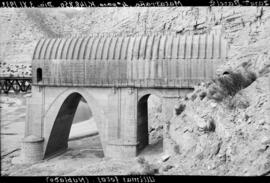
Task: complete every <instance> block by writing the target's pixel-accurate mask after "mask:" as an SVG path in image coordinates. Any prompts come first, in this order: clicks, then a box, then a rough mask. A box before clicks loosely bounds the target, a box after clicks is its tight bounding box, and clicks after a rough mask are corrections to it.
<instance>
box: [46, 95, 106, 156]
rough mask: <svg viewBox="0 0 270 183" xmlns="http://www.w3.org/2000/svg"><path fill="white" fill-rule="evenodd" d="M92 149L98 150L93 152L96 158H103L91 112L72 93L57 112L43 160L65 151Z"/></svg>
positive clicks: (78, 96) (83, 102)
mask: <svg viewBox="0 0 270 183" xmlns="http://www.w3.org/2000/svg"><path fill="white" fill-rule="evenodd" d="M93 148H94V149H97V150H98V151H93V153H94V154H95V155H96V156H98V157H104V153H103V149H102V144H101V140H100V136H99V133H98V130H97V126H96V123H95V121H94V118H93V114H92V111H91V109H90V108H89V105H88V104H87V102H86V100H85V99H84V98H83V96H82V95H81V94H79V93H72V94H70V95H69V96H68V97H67V98H66V99H65V101H64V102H63V104H62V105H61V107H60V110H59V111H58V114H57V117H56V119H55V121H54V124H53V127H52V130H51V133H50V136H49V139H48V143H47V147H46V149H45V154H44V159H47V158H50V157H54V156H56V155H58V154H62V153H64V152H66V151H82V150H85V149H87V150H89V149H93ZM90 153H91V152H90ZM77 154H78V153H77Z"/></svg>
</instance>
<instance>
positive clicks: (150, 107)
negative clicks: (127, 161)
mask: <svg viewBox="0 0 270 183" xmlns="http://www.w3.org/2000/svg"><path fill="white" fill-rule="evenodd" d="M137 111H138V113H137V142H138V151H137V152H138V153H137V154H138V155H139V154H144V153H145V152H155V153H162V152H163V119H162V106H161V99H160V98H159V97H157V96H156V95H150V94H147V95H144V96H143V97H142V98H141V99H140V100H139V102H138V106H137Z"/></svg>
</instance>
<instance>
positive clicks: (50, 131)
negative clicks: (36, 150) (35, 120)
mask: <svg viewBox="0 0 270 183" xmlns="http://www.w3.org/2000/svg"><path fill="white" fill-rule="evenodd" d="M81 98H83V99H85V101H86V102H87V104H88V107H89V108H90V110H91V112H92V114H93V118H94V121H95V122H96V125H97V128H98V131H99V134H100V140H101V144H102V148H103V151H104V153H105V152H106V149H105V147H106V145H105V144H104V143H103V142H104V141H105V138H106V136H105V133H106V129H107V128H106V126H107V119H106V118H105V116H104V112H103V110H102V108H101V107H100V106H99V104H98V103H97V101H96V99H95V98H94V97H93V96H92V95H91V94H90V93H89V92H87V91H86V90H85V89H80V88H79V89H68V90H66V91H64V92H63V93H62V94H61V95H59V96H58V98H56V99H55V100H53V101H52V104H51V105H50V106H51V107H50V108H49V109H48V111H47V112H46V114H45V116H44V119H45V121H44V137H45V143H44V150H45V151H44V155H43V158H44V159H45V158H47V157H49V156H52V155H54V154H56V153H59V152H61V151H63V150H65V149H66V148H67V143H68V137H69V133H70V129H71V125H72V121H73V118H74V116H75V113H76V110H77V107H78V104H79V102H80V100H81Z"/></svg>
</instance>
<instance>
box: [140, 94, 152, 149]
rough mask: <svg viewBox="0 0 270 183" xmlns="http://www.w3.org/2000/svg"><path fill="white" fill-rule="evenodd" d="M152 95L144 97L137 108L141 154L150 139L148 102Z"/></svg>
mask: <svg viewBox="0 0 270 183" xmlns="http://www.w3.org/2000/svg"><path fill="white" fill-rule="evenodd" d="M149 96H150V94H147V95H145V96H143V97H142V98H141V99H140V100H139V102H138V106H137V142H138V147H137V149H138V152H137V154H139V153H140V151H141V150H143V149H144V148H145V147H146V146H147V145H148V143H149V138H148V104H147V100H148V98H149Z"/></svg>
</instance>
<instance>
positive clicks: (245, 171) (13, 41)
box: [0, 7, 270, 175]
mask: <svg viewBox="0 0 270 183" xmlns="http://www.w3.org/2000/svg"><path fill="white" fill-rule="evenodd" d="M0 17H1V18H0V25H1V27H0V36H1V37H0V50H1V51H0V61H1V62H6V63H8V64H10V63H15V64H18V63H22V64H29V63H30V62H31V57H32V53H33V49H34V46H35V44H36V41H37V40H38V39H40V38H45V37H66V36H71V35H74V36H79V35H89V34H100V33H101V34H102V33H104V34H108V33H110V34H117V35H119V34H126V35H136V34H152V33H156V32H158V33H173V34H175V33H176V34H203V33H207V32H210V31H217V32H222V33H223V34H224V35H225V37H226V39H227V41H228V43H229V46H230V49H229V55H228V60H227V61H226V62H225V63H224V64H223V65H222V66H221V67H220V68H219V69H218V71H219V72H218V73H219V74H220V73H222V72H223V71H226V70H239V69H240V70H241V69H243V68H242V67H243V66H244V67H245V69H247V70H249V71H252V72H254V73H255V75H256V80H255V81H253V82H252V83H251V84H250V85H248V86H247V87H245V88H242V89H241V90H239V91H237V93H235V94H234V95H233V96H227V97H224V98H223V100H222V101H218V102H217V101H215V100H213V99H210V98H208V97H207V96H206V97H201V95H202V96H203V94H201V93H202V91H204V90H205V92H206V93H207V91H208V90H209V88H208V86H207V84H204V85H201V86H198V88H197V89H195V91H194V93H192V94H191V95H190V96H188V97H187V98H186V99H185V100H184V99H180V100H179V103H181V104H184V105H185V109H184V111H183V112H182V113H181V114H178V115H177V116H175V117H174V118H173V119H172V120H171V122H170V123H169V124H168V134H167V135H168V137H169V138H170V139H171V141H170V142H171V149H170V150H171V152H172V154H173V155H172V157H171V158H170V160H169V161H167V162H166V163H165V164H172V165H173V166H171V167H173V168H171V169H170V170H169V171H166V172H165V173H168V174H215V175H216V174H218V175H261V174H264V173H265V172H267V171H268V172H269V170H270V148H269V146H270V117H269V114H270V99H269V97H270V93H269V91H270V86H269V85H270V79H269V70H270V69H269V68H270V8H268V7H263V8H260V7H212V8H207V7H168V8H89V9H83V10H80V11H78V10H72V9H1V10H0ZM8 64H7V65H8ZM2 65H3V64H2ZM2 69H5V68H4V67H2Z"/></svg>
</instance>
